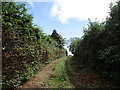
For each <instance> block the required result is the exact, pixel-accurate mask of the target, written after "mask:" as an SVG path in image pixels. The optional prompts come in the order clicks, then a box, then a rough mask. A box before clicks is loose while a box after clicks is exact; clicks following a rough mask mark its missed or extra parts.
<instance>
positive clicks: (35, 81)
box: [18, 58, 61, 88]
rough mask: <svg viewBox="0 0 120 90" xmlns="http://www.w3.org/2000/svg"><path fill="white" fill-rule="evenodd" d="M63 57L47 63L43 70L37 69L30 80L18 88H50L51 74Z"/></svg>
mask: <svg viewBox="0 0 120 90" xmlns="http://www.w3.org/2000/svg"><path fill="white" fill-rule="evenodd" d="M60 60H61V58H59V59H56V60H54V61H52V62H51V63H50V64H48V65H46V66H45V67H44V68H42V69H41V70H39V71H37V73H36V74H35V75H34V76H33V77H31V79H30V80H29V81H27V82H26V83H25V84H24V85H22V86H20V87H18V88H48V87H49V84H48V82H49V81H50V76H51V75H52V74H53V72H54V69H55V65H56V63H57V62H59V61H60Z"/></svg>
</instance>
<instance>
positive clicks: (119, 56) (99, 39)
mask: <svg viewBox="0 0 120 90" xmlns="http://www.w3.org/2000/svg"><path fill="white" fill-rule="evenodd" d="M110 10H111V11H110V15H109V17H107V18H106V21H105V22H102V23H100V22H99V21H95V22H91V21H90V20H89V25H88V28H84V36H83V37H82V39H81V41H80V42H79V44H78V45H77V46H76V47H77V49H76V50H75V53H74V57H73V60H75V61H76V64H77V65H78V66H79V65H81V64H83V66H84V67H89V68H91V69H92V70H94V71H96V72H98V73H99V74H101V75H103V76H104V78H106V79H108V80H111V81H112V82H114V83H116V84H120V41H119V40H120V1H119V2H117V3H116V4H115V5H112V4H111V6H110ZM73 49H74V48H73Z"/></svg>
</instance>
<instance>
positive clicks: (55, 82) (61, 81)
mask: <svg viewBox="0 0 120 90" xmlns="http://www.w3.org/2000/svg"><path fill="white" fill-rule="evenodd" d="M67 58H68V57H63V58H61V60H60V61H59V62H58V63H57V64H56V66H55V70H54V73H53V74H52V75H51V76H50V79H51V81H50V88H74V87H73V85H72V84H71V83H70V82H69V79H68V76H67V74H66V71H65V61H66V59H67Z"/></svg>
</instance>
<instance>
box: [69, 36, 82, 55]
mask: <svg viewBox="0 0 120 90" xmlns="http://www.w3.org/2000/svg"><path fill="white" fill-rule="evenodd" d="M80 41H81V39H80V38H79V37H74V38H70V42H71V43H70V45H69V50H70V51H71V52H72V54H74V53H75V51H76V48H77V46H78V45H79V43H80Z"/></svg>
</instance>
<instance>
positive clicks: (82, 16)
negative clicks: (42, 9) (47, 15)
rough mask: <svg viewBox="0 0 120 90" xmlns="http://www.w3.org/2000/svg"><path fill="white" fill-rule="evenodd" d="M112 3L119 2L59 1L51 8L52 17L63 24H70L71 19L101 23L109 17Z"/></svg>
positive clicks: (94, 0) (99, 0)
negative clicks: (98, 21)
mask: <svg viewBox="0 0 120 90" xmlns="http://www.w3.org/2000/svg"><path fill="white" fill-rule="evenodd" d="M111 1H112V2H115V1H117V0H57V2H54V4H53V6H52V8H51V16H52V17H57V18H58V19H59V20H60V21H61V23H68V19H70V18H75V19H77V20H79V21H83V20H88V18H90V19H91V20H95V18H97V20H100V21H101V20H104V19H105V18H106V16H108V15H109V14H108V12H109V4H110V2H111Z"/></svg>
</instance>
